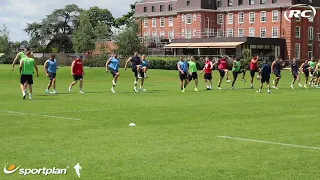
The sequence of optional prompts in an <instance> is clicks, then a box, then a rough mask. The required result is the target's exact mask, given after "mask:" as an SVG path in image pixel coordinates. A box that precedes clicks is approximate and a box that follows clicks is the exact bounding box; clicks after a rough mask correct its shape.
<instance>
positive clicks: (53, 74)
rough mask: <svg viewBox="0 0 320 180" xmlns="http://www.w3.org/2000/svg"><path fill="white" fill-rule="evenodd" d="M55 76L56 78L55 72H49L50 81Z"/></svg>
mask: <svg viewBox="0 0 320 180" xmlns="http://www.w3.org/2000/svg"><path fill="white" fill-rule="evenodd" d="M55 78H56V73H51V72H49V79H50V80H51V81H52V80H53V79H55Z"/></svg>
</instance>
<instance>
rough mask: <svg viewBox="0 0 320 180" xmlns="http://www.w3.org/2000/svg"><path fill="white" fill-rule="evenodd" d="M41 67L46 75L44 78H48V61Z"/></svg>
mask: <svg viewBox="0 0 320 180" xmlns="http://www.w3.org/2000/svg"><path fill="white" fill-rule="evenodd" d="M43 67H44V72H45V73H46V76H48V74H49V73H48V61H46V62H45V63H44V65H43Z"/></svg>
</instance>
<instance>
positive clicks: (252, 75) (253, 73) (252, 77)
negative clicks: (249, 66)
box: [250, 70, 256, 89]
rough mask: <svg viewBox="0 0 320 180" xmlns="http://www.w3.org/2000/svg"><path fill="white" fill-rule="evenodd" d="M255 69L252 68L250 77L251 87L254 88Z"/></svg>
mask: <svg viewBox="0 0 320 180" xmlns="http://www.w3.org/2000/svg"><path fill="white" fill-rule="evenodd" d="M255 73H256V72H255V71H253V70H250V77H251V80H250V83H251V84H250V87H251V89H253V80H254V75H255Z"/></svg>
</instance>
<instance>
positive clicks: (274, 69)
mask: <svg viewBox="0 0 320 180" xmlns="http://www.w3.org/2000/svg"><path fill="white" fill-rule="evenodd" d="M282 66H284V63H283V62H282V60H281V57H278V58H277V59H276V60H275V61H273V63H272V65H271V73H274V75H275V76H276V79H275V80H274V81H273V84H274V86H272V88H274V89H278V84H279V81H280V79H281V69H282Z"/></svg>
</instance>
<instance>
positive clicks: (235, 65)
mask: <svg viewBox="0 0 320 180" xmlns="http://www.w3.org/2000/svg"><path fill="white" fill-rule="evenodd" d="M242 72H243V70H242V69H241V62H240V59H239V58H238V57H237V58H235V60H234V62H233V67H232V74H233V81H232V85H231V89H234V84H235V83H236V81H237V78H238V75H239V73H242Z"/></svg>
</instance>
